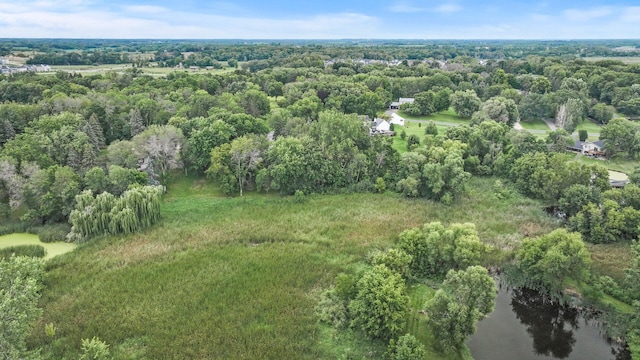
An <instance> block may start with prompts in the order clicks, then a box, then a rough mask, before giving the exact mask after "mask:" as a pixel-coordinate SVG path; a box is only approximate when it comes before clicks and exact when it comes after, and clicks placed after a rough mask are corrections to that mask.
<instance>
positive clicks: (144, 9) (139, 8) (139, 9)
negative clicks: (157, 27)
mask: <svg viewBox="0 0 640 360" xmlns="http://www.w3.org/2000/svg"><path fill="white" fill-rule="evenodd" d="M122 9H123V10H125V11H128V12H136V13H143V14H156V13H161V12H165V11H167V9H166V8H163V7H161V6H154V5H129V6H123V7H122Z"/></svg>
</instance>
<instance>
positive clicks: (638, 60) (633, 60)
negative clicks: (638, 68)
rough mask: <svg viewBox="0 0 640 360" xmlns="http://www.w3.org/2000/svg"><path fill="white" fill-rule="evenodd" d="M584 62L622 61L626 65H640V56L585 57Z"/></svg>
mask: <svg viewBox="0 0 640 360" xmlns="http://www.w3.org/2000/svg"><path fill="white" fill-rule="evenodd" d="M582 59H583V60H586V61H593V62H596V61H602V60H615V61H621V62H623V63H625V64H640V56H608V57H605V56H593V57H585V58H582Z"/></svg>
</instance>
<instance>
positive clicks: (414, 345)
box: [387, 334, 426, 360]
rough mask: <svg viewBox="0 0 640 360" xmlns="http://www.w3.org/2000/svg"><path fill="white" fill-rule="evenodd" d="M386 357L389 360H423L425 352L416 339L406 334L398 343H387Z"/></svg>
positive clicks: (393, 341)
mask: <svg viewBox="0 0 640 360" xmlns="http://www.w3.org/2000/svg"><path fill="white" fill-rule="evenodd" d="M387 355H388V357H389V359H391V360H420V359H424V356H425V355H426V351H425V349H424V345H423V344H422V343H420V341H419V340H418V339H416V338H415V337H414V336H413V335H411V334H406V335H403V336H401V337H400V338H399V339H398V341H395V340H391V341H390V342H389V348H388V350H387Z"/></svg>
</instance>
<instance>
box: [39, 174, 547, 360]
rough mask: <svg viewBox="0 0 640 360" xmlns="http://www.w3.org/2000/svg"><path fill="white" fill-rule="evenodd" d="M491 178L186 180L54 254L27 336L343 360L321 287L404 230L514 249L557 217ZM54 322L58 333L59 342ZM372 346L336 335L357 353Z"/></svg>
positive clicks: (199, 354) (57, 351) (55, 349)
mask: <svg viewBox="0 0 640 360" xmlns="http://www.w3.org/2000/svg"><path fill="white" fill-rule="evenodd" d="M494 180H495V179H492V178H484V179H483V178H474V179H473V180H472V181H471V184H470V186H469V191H468V192H467V194H466V195H465V196H463V197H462V198H460V199H459V200H458V201H457V202H456V203H454V204H453V205H451V206H444V205H442V204H438V203H433V202H430V201H426V200H422V199H417V200H407V199H404V198H402V197H400V196H399V195H397V194H391V193H387V194H348V195H323V196H320V195H311V196H308V197H307V200H306V201H305V202H302V203H299V202H295V201H294V199H293V198H292V197H279V196H275V195H263V194H252V193H249V194H247V195H245V196H244V197H242V198H225V197H220V196H219V194H218V193H217V191H216V189H215V188H214V187H212V186H210V185H208V184H206V183H204V182H202V181H201V180H198V179H194V178H179V179H176V181H175V182H174V183H172V184H171V185H170V186H169V193H168V194H167V196H166V198H165V202H164V205H163V209H162V214H163V218H164V219H163V221H162V222H161V223H160V224H159V225H157V226H155V227H154V228H151V229H148V230H146V231H145V232H142V233H138V234H134V235H130V236H120V237H111V238H102V239H96V240H95V241H93V242H89V243H87V244H84V245H81V246H79V247H78V248H77V250H76V251H74V252H72V253H69V254H66V255H65V256H62V257H57V258H54V259H52V260H50V261H49V262H48V264H47V270H48V271H47V274H46V277H45V283H46V289H45V291H44V293H43V297H42V306H43V307H44V316H43V318H42V319H41V321H40V323H39V325H38V326H37V327H36V331H34V333H33V335H32V337H31V338H30V345H31V346H32V347H33V348H36V347H40V348H43V349H45V357H46V358H50V359H62V358H77V357H78V353H79V348H80V340H81V339H82V338H92V337H93V336H97V337H99V338H100V339H102V340H104V341H106V342H107V343H109V344H110V345H111V348H112V350H113V351H112V353H113V354H114V355H115V356H116V358H145V357H146V358H153V359H155V358H167V359H204V358H207V359H209V358H225V359H228V358H234V359H237V358H251V359H264V358H269V359H275V358H278V359H293V358H295V359H318V358H335V357H336V351H337V350H336V349H335V348H334V349H332V346H331V344H336V342H335V341H333V340H332V339H331V338H327V337H331V336H332V332H331V331H328V330H327V329H326V328H324V327H323V326H321V325H319V324H318V323H317V319H316V318H315V316H314V311H313V308H314V305H315V301H316V298H315V297H314V296H313V294H315V293H317V292H318V291H319V290H320V289H322V288H326V287H327V286H329V285H330V284H331V283H332V282H333V280H334V278H335V276H336V275H337V274H338V273H339V272H343V271H345V270H346V269H350V268H353V267H354V266H355V267H357V266H359V265H358V264H359V262H360V261H361V260H362V259H363V258H364V256H365V255H366V254H367V253H369V252H370V251H372V250H373V249H383V248H387V247H390V246H393V245H394V242H395V239H396V236H397V234H399V233H400V232H401V231H403V230H405V229H408V228H412V227H415V226H420V225H422V224H424V223H426V222H430V221H442V222H444V223H446V224H449V223H452V222H473V223H476V224H477V228H478V232H479V234H480V237H481V239H482V240H483V241H485V242H486V243H488V244H492V245H495V246H501V247H505V248H507V249H508V248H509V246H512V245H513V243H515V242H518V241H519V240H520V239H521V238H522V237H524V236H527V235H528V236H536V235H538V234H541V233H544V232H547V231H550V230H551V229H553V228H554V227H556V226H557V223H556V222H555V221H554V220H553V219H551V218H550V217H548V216H547V215H546V214H545V213H544V212H543V210H542V206H541V205H540V204H539V203H538V202H536V201H532V200H529V199H526V198H522V197H520V196H518V195H514V196H512V197H510V198H508V199H503V200H499V199H498V198H497V197H496V196H494V194H493V191H492V185H493V182H494ZM48 323H53V324H54V325H55V326H56V328H57V329H58V330H57V331H56V336H55V337H54V338H53V339H51V338H48V337H47V336H46V335H45V334H44V324H48ZM351 342H353V343H351ZM363 342H365V343H366V341H365V340H363V339H359V338H358V336H357V335H353V337H347V338H343V339H342V340H340V341H339V342H338V343H339V344H341V345H339V349H345V351H346V349H348V348H349V347H350V346H358V347H360V346H361V345H362V344H363ZM349 344H351V345H349ZM359 344H360V345H359ZM362 346H365V345H362ZM367 346H371V347H372V348H374V349H377V345H375V343H371V344H370V345H366V346H365V347H367ZM349 353H352V354H362V352H359V351H356V352H349ZM376 354H378V355H379V353H377V352H376ZM371 356H373V355H371ZM374 357H375V356H374Z"/></svg>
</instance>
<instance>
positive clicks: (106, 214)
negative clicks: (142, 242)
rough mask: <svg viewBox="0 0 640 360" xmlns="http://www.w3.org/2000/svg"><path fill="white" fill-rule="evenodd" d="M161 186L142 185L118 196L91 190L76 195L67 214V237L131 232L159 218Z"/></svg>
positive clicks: (77, 240) (77, 237)
mask: <svg viewBox="0 0 640 360" xmlns="http://www.w3.org/2000/svg"><path fill="white" fill-rule="evenodd" d="M161 196H162V188H161V187H159V186H144V187H135V188H132V189H129V190H127V191H125V192H124V194H122V196H120V197H115V196H113V195H112V194H110V193H108V192H103V193H101V194H99V195H97V196H95V197H94V196H93V194H92V193H91V191H90V190H87V191H84V192H82V193H81V194H80V195H78V196H76V208H75V209H74V210H73V211H72V212H71V215H70V216H69V222H70V223H71V225H72V227H71V233H69V235H68V237H67V239H68V240H69V241H75V242H82V241H86V240H88V239H91V238H92V237H95V236H99V235H107V234H110V235H115V234H131V233H134V232H136V231H139V230H141V229H143V228H146V227H149V226H151V225H153V224H155V223H156V222H158V221H159V220H160V197H161Z"/></svg>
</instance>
